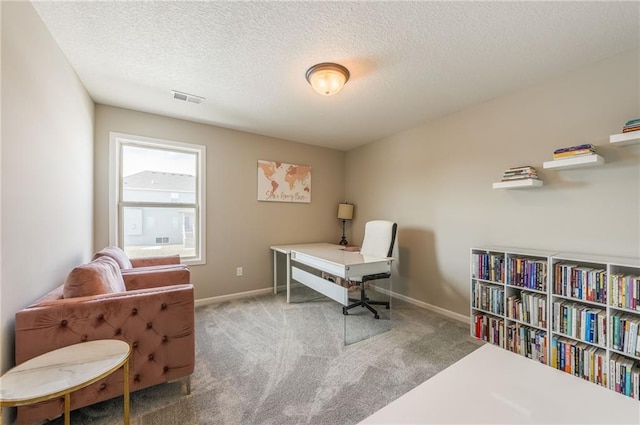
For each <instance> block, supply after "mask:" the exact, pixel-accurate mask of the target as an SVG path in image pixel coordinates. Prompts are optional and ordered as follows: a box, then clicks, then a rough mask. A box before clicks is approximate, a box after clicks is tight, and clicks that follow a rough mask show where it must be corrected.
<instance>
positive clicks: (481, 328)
mask: <svg viewBox="0 0 640 425" xmlns="http://www.w3.org/2000/svg"><path fill="white" fill-rule="evenodd" d="M472 320H473V324H474V336H475V337H476V338H479V339H481V340H483V341H487V342H490V343H491V344H494V345H498V346H500V347H504V320H502V319H500V318H497V317H493V316H487V315H486V314H477V313H474V314H473V318H472Z"/></svg>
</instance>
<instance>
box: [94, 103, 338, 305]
mask: <svg viewBox="0 0 640 425" xmlns="http://www.w3.org/2000/svg"><path fill="white" fill-rule="evenodd" d="M181 106H182V105H177V106H176V107H181ZM109 132H119V133H126V134H134V135H140V136H146V137H153V138H159V139H167V140H174V141H179V142H186V143H195V144H201V145H205V146H206V148H207V194H206V195H207V223H206V226H207V237H206V243H207V251H206V252H207V264H206V265H203V266H192V267H191V271H192V280H193V283H194V285H195V288H196V299H204V298H210V297H216V296H222V295H228V294H235V293H239V292H245V291H252V290H258V289H264V288H267V287H269V286H272V285H273V268H272V257H271V252H270V250H269V246H270V245H274V244H286V243H304V242H337V241H339V240H340V234H341V227H340V223H339V221H338V220H337V218H336V215H337V208H338V203H339V202H341V201H343V200H344V158H345V154H344V152H339V151H335V150H331V149H324V148H318V147H314V146H310V145H304V144H300V143H293V142H288V141H284V140H278V139H273V138H270V137H265V136H259V135H254V134H248V133H243V132H240V131H233V130H227V129H223V128H219V127H214V126H210V125H204V124H197V123H193V122H188V121H183V120H179V119H173V118H167V117H163V116H159V115H152V114H146V113H142V112H135V111H131V110H127V109H121V108H115V107H111V106H104V105H97V106H96V133H95V142H96V144H95V193H96V198H95V211H96V214H95V249H96V250H97V249H100V248H101V247H103V246H106V245H107V244H108V243H109V236H108V200H109V196H108V175H109V169H108V163H109V160H108V158H109V154H108V148H109ZM258 159H270V160H278V161H282V162H287V163H293V164H304V165H310V166H311V167H312V179H311V203H310V204H292V203H280V202H258V201H257V200H256V198H257V192H256V185H257V162H258ZM236 267H243V268H244V276H242V277H236V275H235V273H236Z"/></svg>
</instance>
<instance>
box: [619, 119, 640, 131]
mask: <svg viewBox="0 0 640 425" xmlns="http://www.w3.org/2000/svg"><path fill="white" fill-rule="evenodd" d="M636 130H640V118H636V119H633V120H629V121H627V123H626V124H625V125H624V127H622V132H623V133H628V132H630V131H636Z"/></svg>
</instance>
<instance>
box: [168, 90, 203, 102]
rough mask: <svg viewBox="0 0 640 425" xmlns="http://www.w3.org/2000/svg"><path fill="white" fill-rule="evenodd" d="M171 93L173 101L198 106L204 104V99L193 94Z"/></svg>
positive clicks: (174, 91)
mask: <svg viewBox="0 0 640 425" xmlns="http://www.w3.org/2000/svg"><path fill="white" fill-rule="evenodd" d="M171 93H173V98H174V99H177V100H182V101H184V102H191V103H195V104H198V105H199V104H201V103H202V102H204V97H201V96H196V95H194V94H189V93H183V92H179V91H176V90H171Z"/></svg>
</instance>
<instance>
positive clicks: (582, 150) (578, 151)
mask: <svg viewBox="0 0 640 425" xmlns="http://www.w3.org/2000/svg"><path fill="white" fill-rule="evenodd" d="M595 154H596V150H595V148H594V147H593V145H591V144H583V145H578V146H570V147H567V148H560V149H556V150H555V151H553V159H554V160H556V159H567V158H573V157H575V156H582V155H595Z"/></svg>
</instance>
